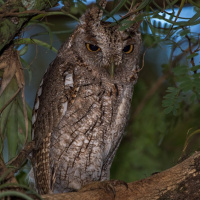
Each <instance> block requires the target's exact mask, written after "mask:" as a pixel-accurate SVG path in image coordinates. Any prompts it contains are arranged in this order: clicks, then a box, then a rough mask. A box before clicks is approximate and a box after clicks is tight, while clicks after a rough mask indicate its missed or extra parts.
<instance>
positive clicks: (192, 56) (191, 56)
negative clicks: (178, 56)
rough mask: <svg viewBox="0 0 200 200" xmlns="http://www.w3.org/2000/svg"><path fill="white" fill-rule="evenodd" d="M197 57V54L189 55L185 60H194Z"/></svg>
mask: <svg viewBox="0 0 200 200" xmlns="http://www.w3.org/2000/svg"><path fill="white" fill-rule="evenodd" d="M198 55H199V54H198V53H193V54H190V55H189V56H187V59H191V58H194V57H195V56H198Z"/></svg>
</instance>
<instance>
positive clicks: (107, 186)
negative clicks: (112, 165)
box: [79, 180, 128, 198]
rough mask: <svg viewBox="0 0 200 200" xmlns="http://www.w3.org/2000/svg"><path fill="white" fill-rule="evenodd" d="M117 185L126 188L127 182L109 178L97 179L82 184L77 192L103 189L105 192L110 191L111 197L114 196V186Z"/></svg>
mask: <svg viewBox="0 0 200 200" xmlns="http://www.w3.org/2000/svg"><path fill="white" fill-rule="evenodd" d="M118 185H124V186H125V187H126V189H128V184H127V183H126V182H125V181H121V180H109V181H97V182H92V183H89V184H87V185H84V186H83V187H82V188H81V189H80V190H79V192H86V191H91V190H96V189H103V190H104V191H105V192H106V193H112V195H113V197H114V198H115V197H116V189H115V187H116V186H118Z"/></svg>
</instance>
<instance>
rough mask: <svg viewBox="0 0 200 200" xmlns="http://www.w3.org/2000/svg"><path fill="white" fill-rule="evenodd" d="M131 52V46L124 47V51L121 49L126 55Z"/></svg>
mask: <svg viewBox="0 0 200 200" xmlns="http://www.w3.org/2000/svg"><path fill="white" fill-rule="evenodd" d="M132 51H133V45H132V44H130V45H127V46H125V47H124V49H123V52H125V53H127V54H129V53H131V52H132Z"/></svg>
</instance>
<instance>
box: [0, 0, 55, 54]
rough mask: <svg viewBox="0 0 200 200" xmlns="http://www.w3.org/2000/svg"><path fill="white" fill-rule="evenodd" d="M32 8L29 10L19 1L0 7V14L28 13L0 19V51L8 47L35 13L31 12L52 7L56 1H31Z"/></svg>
mask: <svg viewBox="0 0 200 200" xmlns="http://www.w3.org/2000/svg"><path fill="white" fill-rule="evenodd" d="M33 2H35V3H34V7H33V8H31V9H30V8H29V7H28V6H27V7H26V6H25V5H23V4H22V1H21V0H7V1H6V3H5V4H3V6H1V7H0V13H4V15H5V16H6V14H7V13H13V12H14V11H16V8H17V11H20V12H27V11H28V12H29V13H28V14H27V15H26V16H20V15H18V16H15V17H7V18H5V17H1V18H0V27H1V29H0V41H1V43H0V51H2V49H3V48H4V47H5V46H6V45H8V44H9V43H10V42H11V41H12V40H13V38H14V37H15V36H16V34H17V33H18V32H19V31H20V30H21V29H22V27H23V25H24V24H25V23H26V22H28V20H30V18H31V17H32V16H34V15H35V14H37V13H33V12H31V10H33V9H34V10H43V9H48V8H50V7H51V6H54V5H55V4H56V3H57V2H58V0H35V1H33Z"/></svg>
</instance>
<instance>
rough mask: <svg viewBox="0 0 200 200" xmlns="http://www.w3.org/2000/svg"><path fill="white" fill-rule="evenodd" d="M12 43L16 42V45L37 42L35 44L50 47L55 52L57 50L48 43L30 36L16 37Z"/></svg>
mask: <svg viewBox="0 0 200 200" xmlns="http://www.w3.org/2000/svg"><path fill="white" fill-rule="evenodd" d="M14 43H15V44H17V45H19V44H37V45H40V46H43V47H46V48H47V49H50V50H52V51H53V52H55V53H57V52H58V50H57V49H55V48H54V47H52V46H51V45H49V44H48V43H46V42H43V41H41V40H37V39H30V38H23V39H17V40H15V41H14Z"/></svg>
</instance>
